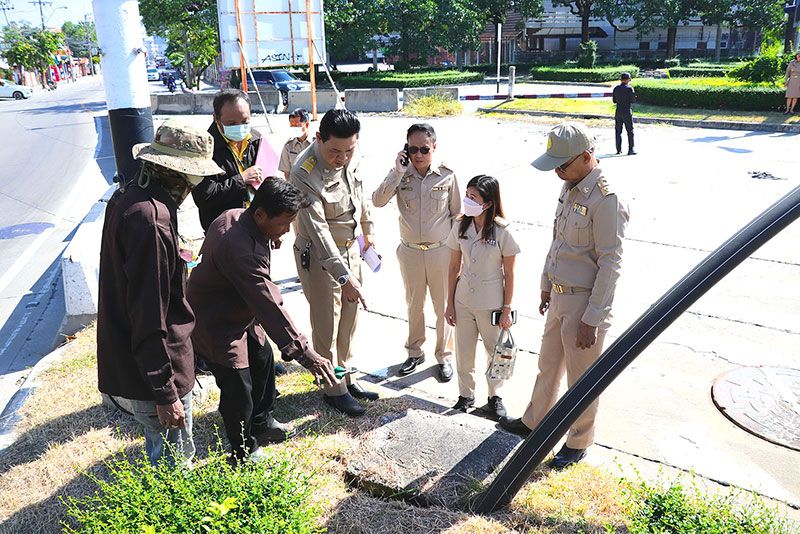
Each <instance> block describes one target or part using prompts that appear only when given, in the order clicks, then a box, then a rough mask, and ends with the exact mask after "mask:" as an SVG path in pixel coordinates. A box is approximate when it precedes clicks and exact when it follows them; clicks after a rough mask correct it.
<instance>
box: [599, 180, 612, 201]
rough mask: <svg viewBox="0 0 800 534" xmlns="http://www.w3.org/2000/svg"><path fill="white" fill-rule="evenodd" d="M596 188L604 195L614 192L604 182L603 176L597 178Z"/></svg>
mask: <svg viewBox="0 0 800 534" xmlns="http://www.w3.org/2000/svg"><path fill="white" fill-rule="evenodd" d="M597 188H598V189H599V190H600V193H601V194H602V195H603V196H604V197H607V196H608V195H613V194H614V191H612V190H611V187H610V186H609V185H608V182H606V179H605V178H600V179H599V180H597Z"/></svg>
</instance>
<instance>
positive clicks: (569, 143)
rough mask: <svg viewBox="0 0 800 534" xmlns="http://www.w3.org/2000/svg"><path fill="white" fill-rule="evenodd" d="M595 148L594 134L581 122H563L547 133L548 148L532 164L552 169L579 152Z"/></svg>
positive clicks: (546, 169)
mask: <svg viewBox="0 0 800 534" xmlns="http://www.w3.org/2000/svg"><path fill="white" fill-rule="evenodd" d="M593 149H594V136H593V135H592V134H591V133H590V132H589V129H588V128H587V127H586V126H584V125H583V124H581V123H580V122H562V123H561V124H559V125H558V126H556V127H555V128H553V129H552V130H550V133H549V134H547V150H546V151H545V153H544V154H542V155H541V156H539V157H538V158H536V159H535V160H534V161H533V162H531V165H533V166H534V167H536V168H537V169H539V170H540V171H552V170H553V169H555V168H556V167H558V166H559V165H563V164H565V163H566V162H568V161H569V160H571V159H572V158H574V157H575V156H577V155H578V154H582V153H583V152H585V151H587V150H593Z"/></svg>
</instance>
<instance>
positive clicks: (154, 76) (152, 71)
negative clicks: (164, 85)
mask: <svg viewBox="0 0 800 534" xmlns="http://www.w3.org/2000/svg"><path fill="white" fill-rule="evenodd" d="M160 79H161V76H160V75H159V74H158V69H157V68H155V67H150V68H149V69H147V81H148V82H157V81H158V80H160Z"/></svg>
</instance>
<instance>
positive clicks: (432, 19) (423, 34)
mask: <svg viewBox="0 0 800 534" xmlns="http://www.w3.org/2000/svg"><path fill="white" fill-rule="evenodd" d="M386 13H387V18H388V29H389V31H390V34H389V47H388V48H389V51H390V53H392V54H394V55H399V56H401V57H402V58H403V61H404V62H405V63H410V62H411V60H412V59H415V60H416V61H418V62H420V63H421V62H423V61H424V60H425V59H427V58H428V57H429V56H431V55H432V54H434V53H435V52H436V47H437V46H438V45H439V42H440V39H439V34H440V22H439V20H438V18H437V14H438V13H439V6H438V2H437V1H436V0H386ZM412 56H413V57H412Z"/></svg>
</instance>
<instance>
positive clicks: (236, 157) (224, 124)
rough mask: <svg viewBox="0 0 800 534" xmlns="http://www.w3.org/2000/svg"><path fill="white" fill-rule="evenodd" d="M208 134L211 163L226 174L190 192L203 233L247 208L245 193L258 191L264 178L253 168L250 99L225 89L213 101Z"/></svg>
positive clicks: (255, 141)
mask: <svg viewBox="0 0 800 534" xmlns="http://www.w3.org/2000/svg"><path fill="white" fill-rule="evenodd" d="M208 133H210V134H211V137H213V138H214V163H216V164H217V165H219V166H220V167H222V169H223V170H224V171H225V172H224V173H223V174H218V175H216V176H208V177H206V179H205V180H203V181H202V183H201V184H200V185H198V186H197V187H196V188H195V190H194V191H192V198H193V199H194V203H195V204H196V205H197V209H198V210H199V211H200V225H201V226H202V227H203V230H204V231H205V230H207V229H208V227H209V226H210V225H211V223H212V222H213V221H214V219H216V218H217V217H219V216H220V215H221V214H222V213H223V212H225V211H227V210H229V209H234V208H246V207H247V205H248V204H249V202H248V189H251V190H252V191H255V190H256V189H258V186H259V185H261V182H262V180H263V178H264V176H263V174H262V171H261V168H259V167H257V166H255V162H256V154H258V148H259V146H260V144H261V136H260V135H259V133H258V132H257V131H255V130H251V129H250V98H249V97H248V96H247V95H246V94H245V93H243V92H242V91H240V90H238V89H225V90H223V91H220V92H219V93H218V94H217V95H216V96H215V97H214V122H213V123H212V124H211V126H210V127H209V128H208Z"/></svg>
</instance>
